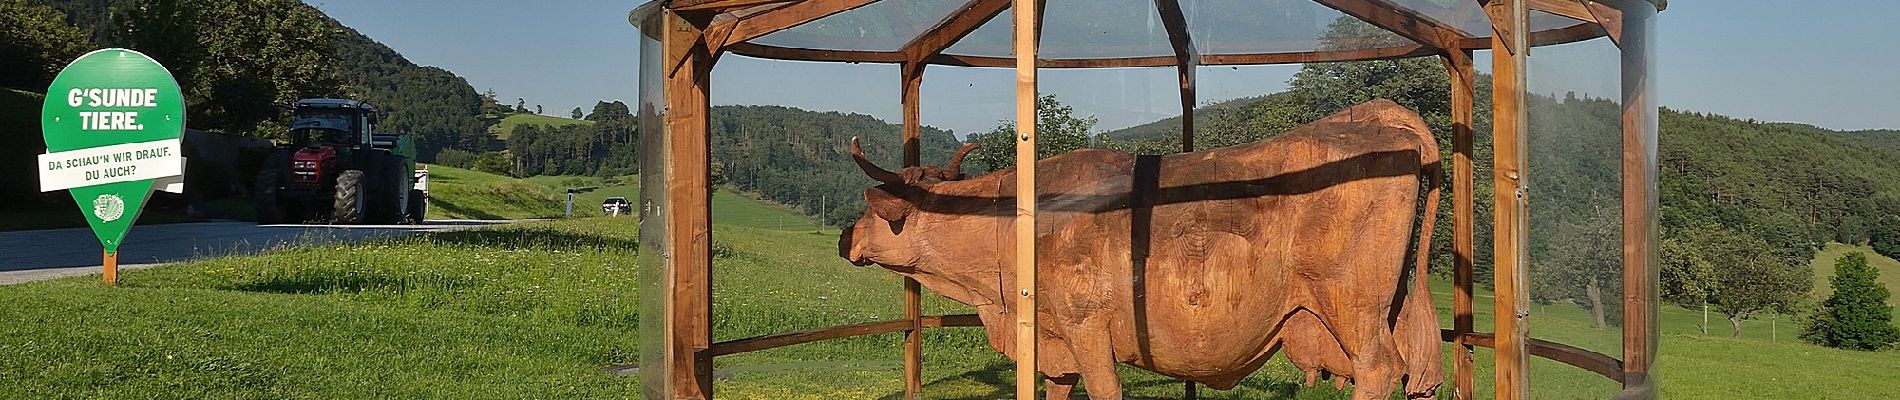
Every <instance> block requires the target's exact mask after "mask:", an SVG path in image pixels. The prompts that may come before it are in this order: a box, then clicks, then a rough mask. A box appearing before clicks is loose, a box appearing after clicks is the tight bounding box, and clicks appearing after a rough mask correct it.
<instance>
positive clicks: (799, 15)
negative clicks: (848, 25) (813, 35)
mask: <svg viewBox="0 0 1900 400" xmlns="http://www.w3.org/2000/svg"><path fill="white" fill-rule="evenodd" d="M876 1H877V0H805V1H801V2H797V3H791V4H786V5H783V6H778V7H773V8H770V9H765V10H763V11H759V12H756V13H754V14H752V15H749V16H743V17H738V16H735V17H736V18H735V19H733V20H732V21H734V22H733V24H734V25H733V27H732V33H731V35H730V36H728V37H727V38H726V39H725V40H724V41H723V42H724V43H740V42H745V41H750V40H752V39H757V38H759V37H761V36H765V35H770V34H772V33H773V32H778V31H782V30H785V29H789V28H791V27H794V26H799V25H804V24H805V23H807V22H812V21H817V20H818V19H820V18H824V17H829V16H832V15H833V14H837V13H841V12H845V11H850V10H853V9H856V8H858V7H863V6H865V5H866V4H871V3H874V2H876Z"/></svg>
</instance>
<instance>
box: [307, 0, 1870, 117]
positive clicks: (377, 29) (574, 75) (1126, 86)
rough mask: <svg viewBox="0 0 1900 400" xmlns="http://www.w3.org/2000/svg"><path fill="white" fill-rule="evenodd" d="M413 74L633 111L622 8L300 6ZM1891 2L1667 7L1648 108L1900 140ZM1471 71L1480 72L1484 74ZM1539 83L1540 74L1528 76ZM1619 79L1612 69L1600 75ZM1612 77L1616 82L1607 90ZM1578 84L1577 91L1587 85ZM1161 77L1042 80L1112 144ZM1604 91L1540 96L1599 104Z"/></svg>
mask: <svg viewBox="0 0 1900 400" xmlns="http://www.w3.org/2000/svg"><path fill="white" fill-rule="evenodd" d="M305 2H306V3H310V4H312V5H315V6H317V7H318V8H320V9H322V10H323V11H324V12H326V13H328V14H330V15H331V16H332V17H335V18H336V19H338V20H340V21H342V22H343V23H344V24H345V25H349V26H350V27H352V28H356V29H357V30H359V31H362V32H363V33H365V34H367V35H369V36H370V37H371V38H374V39H376V40H378V41H381V42H383V43H384V44H387V45H389V46H390V47H392V48H395V49H396V50H397V51H399V52H401V53H402V54H403V55H404V56H407V57H408V58H409V59H410V60H411V61H413V62H415V63H417V64H423V65H433V66H438V67H443V68H446V69H448V70H450V71H454V72H455V73H457V74H459V75H461V76H463V77H466V78H468V80H469V83H471V84H473V85H474V86H475V88H476V90H488V89H493V90H494V91H495V92H496V93H497V94H498V97H499V98H501V99H502V101H503V102H504V103H510V104H512V103H513V102H514V100H515V99H516V98H526V99H527V101H528V104H530V105H531V106H532V105H534V104H541V105H545V106H546V110H547V114H551V115H559V116H565V115H566V114H567V112H568V110H571V109H573V108H574V107H582V108H584V109H585V108H589V107H591V106H592V105H593V104H594V102H595V101H596V100H599V99H608V100H625V101H628V102H632V101H633V100H635V97H636V96H637V95H636V93H637V91H636V86H637V82H638V81H637V80H636V77H635V75H636V73H637V72H636V70H637V60H638V54H639V53H638V51H639V48H638V46H639V41H638V33H637V32H636V31H635V30H634V29H633V28H632V27H631V26H630V25H628V24H627V22H626V21H627V20H626V16H627V11H628V10H630V9H632V8H633V7H634V6H635V5H637V4H638V3H639V2H637V1H629V0H618V1H610V0H564V1H551V2H542V1H534V2H524V1H501V0H416V1H376V0H305ZM1893 15H1900V1H1890V0H1852V1H1847V0H1843V1H1827V2H1819V1H1815V2H1808V1H1800V2H1795V1H1784V0H1675V1H1671V2H1670V8H1669V10H1668V11H1665V12H1663V13H1662V16H1661V17H1660V19H1661V21H1660V25H1659V27H1658V37H1659V40H1658V49H1659V58H1660V60H1659V62H1658V65H1657V69H1658V81H1659V88H1658V92H1659V93H1658V94H1659V97H1660V98H1661V103H1662V105H1664V106H1668V107H1671V108H1676V109H1685V110H1693V111H1703V112H1714V113H1720V114H1726V115H1730V116H1735V117H1740V118H1754V119H1759V120H1767V121H1788V122H1802V123H1809V124H1814V125H1819V126H1822V127H1827V128H1835V129H1869V128H1900V110H1895V108H1896V106H1900V101H1896V100H1895V99H1896V98H1897V97H1900V96H1896V95H1895V94H1894V93H1893V92H1895V91H1900V33H1896V32H1895V31H1893V30H1892V28H1891V26H1890V21H1891V17H1892V16H1893ZM1533 54H1546V55H1547V57H1546V58H1545V60H1546V61H1544V62H1543V65H1544V66H1545V67H1542V68H1546V69H1541V70H1539V71H1547V72H1543V73H1546V75H1544V76H1551V75H1565V74H1569V75H1590V74H1591V72H1588V71H1591V69H1589V68H1579V67H1577V66H1576V65H1581V64H1583V63H1596V65H1605V66H1613V65H1614V64H1603V63H1602V60H1601V59H1602V56H1603V55H1604V54H1608V53H1606V52H1604V51H1603V49H1601V48H1592V47H1591V45H1587V44H1586V45H1582V46H1573V48H1569V49H1559V50H1551V51H1548V52H1546V53H1537V52H1533ZM1481 62H1483V61H1482V60H1481ZM1534 68H1538V67H1534ZM1609 68H1613V67H1609ZM1296 69H1297V67H1292V66H1263V67H1240V68H1225V67H1221V68H1214V67H1209V68H1203V69H1202V70H1201V71H1200V73H1199V74H1200V82H1199V88H1200V92H1201V95H1200V97H1201V100H1202V101H1204V102H1205V101H1213V100H1221V99H1228V98H1235V97H1243V96H1251V95H1259V94H1263V93H1269V92H1274V91H1278V90H1281V89H1283V88H1284V87H1285V83H1286V80H1287V79H1288V78H1289V77H1290V76H1291V74H1292V72H1293V71H1295V70H1296ZM714 77H715V80H714V82H713V90H714V92H713V102H714V103H715V104H778V105H788V106H795V107H800V108H806V109H813V110H836V111H844V112H857V113H865V114H871V115H874V116H877V117H880V118H883V119H885V120H887V121H893V122H895V121H897V120H898V116H899V114H900V111H901V110H900V108H899V105H898V86H897V70H896V68H895V67H891V66H885V65H870V64H864V65H849V64H821V63H798V62H781V61H763V60H753V59H746V58H743V57H724V58H722V59H721V60H720V64H719V67H718V68H717V70H715V72H714ZM1610 78H1612V79H1613V78H1614V75H1611V76H1610ZM1012 79H1013V78H1012V75H1011V73H1010V72H1009V71H1008V70H1002V69H969V68H948V67H936V68H932V69H931V70H930V71H929V72H927V73H926V75H925V86H924V96H925V99H924V103H925V106H924V108H923V121H924V123H925V124H927V125H932V126H938V127H944V128H949V129H953V130H955V131H957V132H958V133H959V134H963V133H968V132H971V131H976V130H986V129H988V128H990V127H993V126H995V125H996V123H997V121H998V120H1000V119H1004V118H1009V117H1010V116H1011V115H1012V114H1011V113H1012V111H1011V110H1012V108H1011V107H1012V106H1011V103H1010V102H1011V101H1012V100H1011V98H1010V93H1011V89H1010V88H1011V84H1012V82H1013V81H1012ZM1573 81H1577V82H1583V81H1587V80H1585V79H1576V80H1573ZM1173 86H1174V77H1173V73H1172V71H1171V70H1169V69H1120V70H1093V71H1051V70H1044V72H1043V73H1042V89H1043V90H1044V91H1045V92H1048V93H1055V94H1056V95H1057V96H1059V97H1061V98H1062V99H1063V101H1064V102H1065V103H1068V104H1070V105H1073V106H1075V108H1076V109H1077V111H1078V112H1080V113H1083V114H1088V115H1094V116H1096V117H1097V118H1099V119H1100V120H1101V124H1100V126H1099V128H1102V129H1113V128H1119V127H1123V126H1128V125H1132V124H1137V123H1143V122H1147V121H1151V120H1154V119H1158V118H1162V117H1167V116H1171V115H1174V114H1177V113H1178V105H1177V104H1178V103H1177V101H1178V100H1176V98H1175V91H1174V89H1173ZM1607 87H1610V86H1604V85H1580V86H1579V87H1544V88H1537V89H1542V90H1547V91H1565V90H1577V91H1580V92H1603V91H1607V90H1610V89H1605V88H1607Z"/></svg>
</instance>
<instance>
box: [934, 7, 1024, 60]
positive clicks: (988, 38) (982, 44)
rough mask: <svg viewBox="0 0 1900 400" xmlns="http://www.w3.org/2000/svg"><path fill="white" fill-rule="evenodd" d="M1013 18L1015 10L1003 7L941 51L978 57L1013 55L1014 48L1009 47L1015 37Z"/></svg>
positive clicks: (1014, 52)
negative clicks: (999, 11) (1001, 10)
mask: <svg viewBox="0 0 1900 400" xmlns="http://www.w3.org/2000/svg"><path fill="white" fill-rule="evenodd" d="M1015 18H1016V16H1015V10H1013V9H1004V10H1003V12H1001V13H998V14H996V17H995V18H990V20H989V22H984V23H983V26H980V27H977V28H976V30H975V31H971V32H970V34H969V35H968V36H964V37H963V40H958V41H957V43H956V44H953V45H950V47H949V48H945V49H944V50H943V53H944V54H955V55H963V56H980V57H1009V56H1011V55H1015V54H1016V49H1015V48H1013V47H1011V42H1010V41H1011V40H1012V38H1015V37H1016V36H1015V33H1014V31H1012V30H1011V29H1012V28H1011V27H1012V26H1014V22H1012V21H1015Z"/></svg>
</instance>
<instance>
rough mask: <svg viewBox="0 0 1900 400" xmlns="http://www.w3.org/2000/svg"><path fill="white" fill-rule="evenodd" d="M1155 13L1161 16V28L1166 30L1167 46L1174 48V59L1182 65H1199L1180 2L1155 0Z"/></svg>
mask: <svg viewBox="0 0 1900 400" xmlns="http://www.w3.org/2000/svg"><path fill="white" fill-rule="evenodd" d="M1155 11H1157V12H1159V13H1160V14H1161V26H1162V27H1163V28H1167V30H1168V44H1170V45H1173V46H1174V58H1177V59H1180V60H1181V64H1182V65H1188V66H1192V65H1197V64H1200V63H1201V53H1200V51H1199V50H1197V49H1195V48H1194V38H1193V36H1191V35H1190V34H1189V33H1188V22H1187V16H1186V15H1185V14H1183V13H1182V12H1181V1H1180V0H1155Z"/></svg>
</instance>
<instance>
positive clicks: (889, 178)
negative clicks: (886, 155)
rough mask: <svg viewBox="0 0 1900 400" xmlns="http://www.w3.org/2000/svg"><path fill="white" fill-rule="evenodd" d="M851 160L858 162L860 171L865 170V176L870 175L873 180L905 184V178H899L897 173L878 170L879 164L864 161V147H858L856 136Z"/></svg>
mask: <svg viewBox="0 0 1900 400" xmlns="http://www.w3.org/2000/svg"><path fill="white" fill-rule="evenodd" d="M851 159H852V160H854V161H857V162H858V169H862V170H864V174H865V175H870V176H871V179H875V180H877V181H878V182H884V183H891V184H899V185H902V184H904V178H903V177H901V176H897V173H895V172H891V171H886V170H884V169H883V168H878V166H877V164H872V163H871V160H866V159H864V147H861V146H859V145H858V137H856V136H852V137H851Z"/></svg>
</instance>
